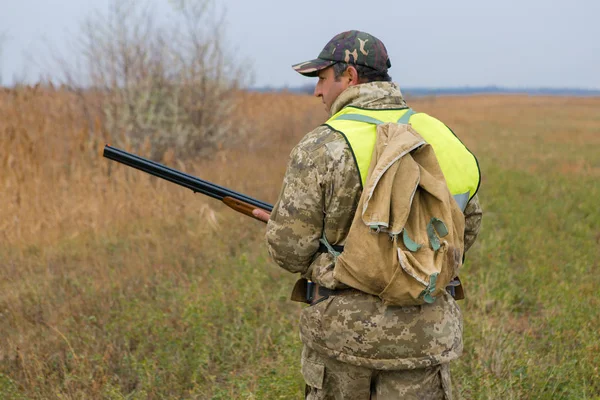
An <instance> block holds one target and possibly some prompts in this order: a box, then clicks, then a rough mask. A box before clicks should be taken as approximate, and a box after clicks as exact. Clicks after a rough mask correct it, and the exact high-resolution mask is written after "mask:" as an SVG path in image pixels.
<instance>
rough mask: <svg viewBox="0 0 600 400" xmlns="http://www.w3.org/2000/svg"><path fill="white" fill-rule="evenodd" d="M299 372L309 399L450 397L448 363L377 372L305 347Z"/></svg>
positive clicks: (428, 399) (427, 399) (422, 399)
mask: <svg viewBox="0 0 600 400" xmlns="http://www.w3.org/2000/svg"><path fill="white" fill-rule="evenodd" d="M302 375H303V376H304V380H305V381H306V382H307V385H306V398H307V399H309V400H323V399H339V398H343V399H345V400H353V399H356V400H363V399H369V398H370V399H376V400H396V399H415V400H417V399H418V400H442V399H446V400H451V399H452V391H451V380H450V369H449V365H448V364H441V365H435V366H432V367H427V368H417V369H407V370H396V371H378V370H374V369H370V368H365V367H359V366H356V365H351V364H346V363H342V362H339V361H337V360H335V359H333V358H329V357H325V356H323V355H321V354H319V353H317V352H316V351H314V350H311V349H310V348H309V347H306V346H305V347H304V349H303V350H302Z"/></svg>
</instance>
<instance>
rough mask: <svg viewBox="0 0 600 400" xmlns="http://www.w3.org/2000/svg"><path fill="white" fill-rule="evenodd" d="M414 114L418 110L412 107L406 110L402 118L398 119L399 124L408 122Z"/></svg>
mask: <svg viewBox="0 0 600 400" xmlns="http://www.w3.org/2000/svg"><path fill="white" fill-rule="evenodd" d="M413 114H416V112H414V110H413V109H412V108H409V109H408V111H407V112H405V113H404V114H403V115H402V116H401V117H400V119H399V120H398V122H397V123H398V124H404V125H406V124H408V120H409V119H410V117H412V116H413Z"/></svg>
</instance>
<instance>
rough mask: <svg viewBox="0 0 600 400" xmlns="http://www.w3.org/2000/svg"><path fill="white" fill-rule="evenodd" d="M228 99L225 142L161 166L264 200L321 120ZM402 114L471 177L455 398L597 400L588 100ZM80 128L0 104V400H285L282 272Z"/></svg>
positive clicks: (182, 194)
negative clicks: (470, 163)
mask: <svg viewBox="0 0 600 400" xmlns="http://www.w3.org/2000/svg"><path fill="white" fill-rule="evenodd" d="M238 99H239V101H240V105H241V107H240V109H241V110H243V114H240V115H238V116H237V117H236V118H238V120H237V121H236V123H235V124H234V125H235V126H238V127H239V132H236V134H237V135H239V136H240V138H241V139H242V140H241V141H236V142H235V144H234V146H232V147H228V148H223V149H221V150H219V151H218V152H217V153H216V154H215V155H214V157H213V158H212V159H198V160H192V161H190V162H188V163H186V164H183V163H181V162H179V161H178V160H176V159H174V158H173V157H172V154H170V153H167V154H166V155H165V158H164V160H163V162H164V163H165V164H167V165H170V166H173V167H175V168H178V169H181V170H184V171H186V172H189V173H191V174H193V175H196V176H199V177H202V178H204V179H208V180H210V181H213V182H215V183H218V184H221V185H225V186H228V187H231V188H233V189H235V190H238V191H241V192H244V193H246V194H249V195H252V196H254V197H257V198H259V199H261V200H265V201H268V202H271V203H272V202H274V201H275V199H276V197H277V193H278V190H279V185H280V182H281V178H282V175H283V173H284V169H285V165H286V161H287V156H288V154H289V151H290V150H291V147H292V146H293V145H294V144H295V143H296V142H297V141H298V140H299V139H300V137H301V136H302V135H303V134H304V133H306V132H307V131H308V130H310V129H311V128H312V127H314V126H316V125H317V124H319V123H320V122H322V121H323V120H324V119H325V118H326V116H325V115H324V113H322V111H321V105H320V103H319V102H318V101H317V100H315V99H311V98H310V97H308V96H299V95H294V94H290V93H272V94H259V93H244V92H242V93H240V94H239V96H238ZM411 106H412V107H413V108H414V109H416V110H419V111H425V112H428V113H430V114H432V115H435V116H436V117H438V118H440V119H441V120H443V121H444V122H446V123H447V124H448V125H449V126H450V127H451V128H452V129H453V130H454V131H455V132H456V133H457V134H459V136H460V137H461V139H462V140H463V141H464V142H465V143H466V144H467V146H468V147H470V148H471V149H472V150H473V151H474V152H475V153H476V154H477V156H478V157H479V159H480V161H481V165H482V169H483V178H484V179H483V186H482V201H483V204H484V207H485V210H486V221H485V225H484V232H483V233H482V236H481V238H480V241H479V243H478V244H477V245H476V246H475V248H474V250H473V252H472V253H473V254H472V255H470V262H469V264H468V265H467V267H468V270H467V273H466V274H467V282H470V287H469V290H470V292H469V294H470V296H471V297H470V298H469V300H467V302H466V303H465V304H464V309H465V316H466V322H467V331H466V340H467V349H468V350H467V353H466V355H465V357H464V358H463V359H461V361H460V362H459V363H458V365H457V367H455V368H457V370H456V380H455V384H456V386H457V389H458V393H459V396H461V397H463V398H498V397H499V396H502V397H504V398H573V399H575V398H584V397H582V396H588V397H587V398H594V396H600V387H599V386H598V380H600V375H599V372H598V361H599V360H598V353H599V352H598V346H599V344H598V338H597V334H596V332H597V326H598V323H600V321H599V317H598V311H597V310H598V307H599V306H600V304H598V299H597V290H596V288H595V286H594V285H593V284H592V283H590V282H593V281H594V280H593V279H592V277H593V276H595V275H594V274H597V269H598V267H599V265H598V255H599V254H598V247H597V246H598V237H600V236H598V235H600V231H598V223H600V220H598V217H597V213H596V214H594V212H595V206H594V203H595V202H594V201H593V198H586V197H585V196H586V195H585V194H584V193H588V194H589V196H595V195H597V194H598V193H597V192H598V190H599V189H598V187H597V177H598V176H599V175H600V135H598V131H599V127H600V114H599V113H598V111H597V110H598V109H600V99H598V98H558V97H548V98H544V97H525V96H471V97H443V98H433V97H432V98H420V99H414V100H413V101H411ZM92 121H99V119H96V118H94V117H93V116H92ZM88 122H89V119H87V118H86V116H84V115H82V114H81V111H80V108H79V107H77V98H76V97H74V96H73V95H71V94H69V93H67V92H65V91H62V90H60V89H52V88H42V87H37V88H21V89H19V90H17V91H12V90H4V91H3V92H2V93H0V148H2V149H3V151H2V152H1V153H0V198H1V199H2V207H1V208H0V397H1V396H4V397H5V398H19V396H24V397H25V398H68V399H71V398H73V399H75V398H166V397H167V398H170V397H172V398H277V396H281V397H280V398H291V397H294V398H300V396H301V395H300V393H301V378H300V377H299V372H298V366H297V364H298V362H297V356H298V349H299V343H298V340H297V335H296V333H295V329H296V327H295V324H296V316H297V312H298V310H299V308H298V307H297V305H295V304H290V303H289V302H288V301H287V300H286V297H287V293H288V291H289V289H290V288H291V286H290V285H291V283H292V281H293V277H291V276H288V275H287V274H285V273H283V272H281V271H279V270H277V269H276V268H275V267H274V266H273V265H270V264H269V263H268V262H267V261H266V260H265V259H264V257H265V255H264V247H263V244H262V237H261V236H262V228H263V227H262V225H260V224H258V223H256V222H255V221H252V220H250V219H246V218H244V217H241V216H237V215H234V214H233V212H232V211H230V210H228V209H226V208H224V207H222V206H221V205H220V204H219V203H217V202H216V201H214V200H211V199H206V198H203V197H202V196H198V195H194V194H192V192H190V191H189V190H185V189H183V188H179V187H176V186H174V185H172V184H170V183H167V182H162V181H158V180H156V179H154V178H151V177H149V176H147V175H146V174H143V173H140V172H138V171H134V170H131V169H129V168H127V167H124V166H121V165H118V164H116V163H112V162H110V161H108V160H106V159H103V158H102V157H101V151H102V147H103V145H104V143H106V142H110V141H111V136H110V135H109V134H104V136H103V137H91V136H90V135H89V133H88V132H89V125H88ZM95 124H96V126H95V129H94V131H95V132H103V127H102V126H100V123H99V122H95ZM145 150H147V151H149V149H148V148H146V149H145ZM140 154H142V155H144V154H143V151H142V152H140ZM582 196H583V197H582ZM565 225H566V227H565ZM593 271H595V272H593ZM574 273H576V274H578V276H579V277H580V279H575V278H573V274H574ZM557 292H558V293H559V296H558V297H557V295H556V293H557ZM582 301H585V302H586V303H585V306H583V305H580V302H582ZM577 307H579V308H577ZM569 338H570V339H569ZM536 363H540V364H541V365H536ZM290 364H292V365H293V368H291V367H290ZM542 369H544V370H547V371H548V373H546V374H544V372H543V370H542ZM565 374H568V375H569V376H565ZM594 379H596V381H595V382H594ZM536 393H537V395H536ZM596 398H598V397H596Z"/></svg>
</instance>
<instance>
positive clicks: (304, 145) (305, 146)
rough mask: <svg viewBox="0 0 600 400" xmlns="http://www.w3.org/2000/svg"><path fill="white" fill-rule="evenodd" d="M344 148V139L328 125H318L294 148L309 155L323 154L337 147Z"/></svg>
mask: <svg viewBox="0 0 600 400" xmlns="http://www.w3.org/2000/svg"><path fill="white" fill-rule="evenodd" d="M344 146H346V141H345V140H344V137H343V136H342V135H341V134H340V133H339V132H337V131H335V130H334V129H332V128H331V127H330V126H329V125H325V124H323V125H319V126H318V127H316V128H315V129H313V130H312V131H310V132H309V133H307V134H306V135H304V137H303V138H302V139H301V140H300V142H298V144H297V145H296V148H297V149H298V150H300V151H303V152H306V153H309V154H314V155H318V154H323V153H327V152H329V151H331V150H332V149H334V148H337V147H342V148H343V147H344Z"/></svg>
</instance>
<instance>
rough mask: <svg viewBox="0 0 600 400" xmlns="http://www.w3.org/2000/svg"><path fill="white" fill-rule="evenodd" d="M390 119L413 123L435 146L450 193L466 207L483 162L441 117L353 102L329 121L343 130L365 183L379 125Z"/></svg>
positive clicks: (474, 191) (337, 128) (477, 184)
mask: <svg viewBox="0 0 600 400" xmlns="http://www.w3.org/2000/svg"><path fill="white" fill-rule="evenodd" d="M357 122H362V123H357ZM386 122H397V123H401V124H410V125H411V126H412V127H413V128H414V129H415V130H416V131H417V132H418V133H419V134H420V135H421V136H422V137H423V139H425V141H426V142H427V143H429V144H430V145H431V146H432V147H433V150H434V152H435V155H436V157H437V159H438V162H439V164H440V167H441V169H442V172H443V173H444V178H446V183H447V184H448V188H449V189H450V193H452V195H453V196H454V199H455V200H456V202H457V203H458V205H459V206H460V208H461V209H462V210H463V211H464V209H465V207H466V206H467V203H468V202H469V200H470V199H471V198H472V197H473V196H474V195H475V193H477V189H479V183H480V181H481V175H480V171H479V164H478V163H477V159H476V158H475V156H474V155H473V154H472V153H471V152H470V151H469V149H467V147H466V146H465V145H464V144H463V143H462V142H461V141H460V139H458V137H456V135H454V133H453V132H452V131H451V130H450V128H448V127H447V126H446V125H444V124H443V123H442V122H441V121H439V120H437V119H435V118H433V117H431V116H429V115H427V114H425V113H415V112H414V111H413V110H412V109H410V108H404V109H391V110H365V109H362V108H357V107H352V106H349V107H344V108H343V109H342V110H341V111H339V112H338V113H336V114H335V115H333V116H332V117H331V118H330V119H329V120H328V121H327V122H326V123H325V124H326V125H328V126H329V127H331V128H332V129H334V130H336V131H338V132H339V133H341V134H342V135H343V136H344V138H345V139H346V141H347V142H348V145H349V146H350V149H351V150H352V153H353V155H354V159H355V161H356V165H357V167H358V171H359V173H360V178H361V182H362V185H363V186H364V185H365V182H366V180H367V172H368V170H369V165H370V163H371V157H372V155H373V147H374V146H375V139H376V132H377V125H379V124H383V123H386Z"/></svg>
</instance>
